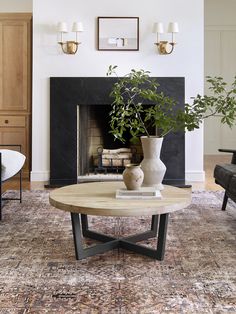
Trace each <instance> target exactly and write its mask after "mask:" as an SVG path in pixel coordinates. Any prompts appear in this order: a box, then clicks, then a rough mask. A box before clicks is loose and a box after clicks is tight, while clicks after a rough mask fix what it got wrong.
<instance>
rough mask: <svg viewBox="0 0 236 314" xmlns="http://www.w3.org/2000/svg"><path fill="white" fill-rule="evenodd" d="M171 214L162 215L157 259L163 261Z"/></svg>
mask: <svg viewBox="0 0 236 314" xmlns="http://www.w3.org/2000/svg"><path fill="white" fill-rule="evenodd" d="M168 218H169V214H162V215H160V223H159V230H158V238H157V259H158V260H160V261H162V260H163V259H164V255H165V247H166V235H167V226H168Z"/></svg>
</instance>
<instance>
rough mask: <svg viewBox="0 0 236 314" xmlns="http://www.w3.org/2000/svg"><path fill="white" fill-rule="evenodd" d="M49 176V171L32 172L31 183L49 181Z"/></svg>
mask: <svg viewBox="0 0 236 314" xmlns="http://www.w3.org/2000/svg"><path fill="white" fill-rule="evenodd" d="M49 175H50V172H49V171H31V172H30V181H48V180H49Z"/></svg>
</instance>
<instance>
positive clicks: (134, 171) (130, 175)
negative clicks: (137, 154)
mask: <svg viewBox="0 0 236 314" xmlns="http://www.w3.org/2000/svg"><path fill="white" fill-rule="evenodd" d="M143 177H144V174H143V171H142V169H141V166H140V165H138V164H128V165H126V166H125V170H124V172H123V180H124V183H125V186H126V188H127V190H138V189H139V188H140V187H141V185H142V183H143Z"/></svg>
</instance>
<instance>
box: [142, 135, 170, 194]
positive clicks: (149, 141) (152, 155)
mask: <svg viewBox="0 0 236 314" xmlns="http://www.w3.org/2000/svg"><path fill="white" fill-rule="evenodd" d="M162 142H163V138H162V137H155V136H151V137H147V136H142V137H141V143H142V149H143V160H142V162H141V168H142V170H143V173H144V180H143V186H152V187H155V188H156V189H158V190H163V188H164V187H163V185H162V180H163V178H164V175H165V172H166V166H165V165H164V163H163V162H162V161H161V159H160V153H161V147H162Z"/></svg>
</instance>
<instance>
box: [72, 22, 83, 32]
mask: <svg viewBox="0 0 236 314" xmlns="http://www.w3.org/2000/svg"><path fill="white" fill-rule="evenodd" d="M83 31H84V27H83V24H82V23H81V22H74V23H73V26H72V32H83Z"/></svg>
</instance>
